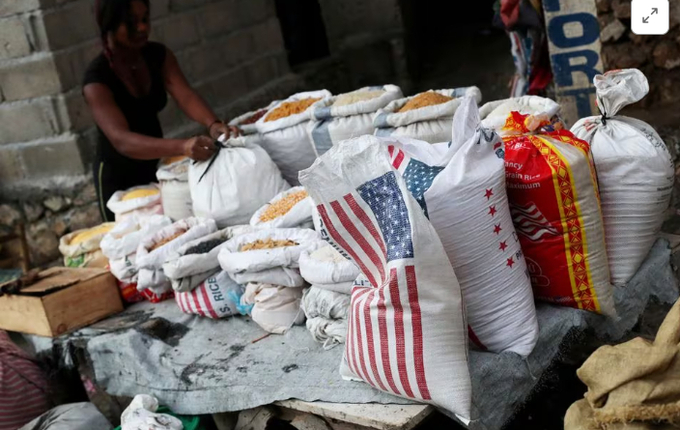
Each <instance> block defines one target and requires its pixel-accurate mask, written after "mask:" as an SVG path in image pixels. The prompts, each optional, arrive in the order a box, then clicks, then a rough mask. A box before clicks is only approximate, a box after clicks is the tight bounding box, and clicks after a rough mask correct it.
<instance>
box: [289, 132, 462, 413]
mask: <svg viewBox="0 0 680 430" xmlns="http://www.w3.org/2000/svg"><path fill="white" fill-rule="evenodd" d="M300 181H301V182H302V184H303V185H304V186H305V188H307V190H308V191H309V193H310V195H311V196H312V198H313V199H314V201H315V202H316V203H317V204H318V206H317V209H318V210H319V213H320V215H321V218H322V220H323V224H324V227H325V229H326V232H327V235H326V237H325V239H326V240H328V241H329V242H331V243H332V244H333V245H334V246H336V247H338V248H339V249H342V250H343V252H345V253H347V254H348V255H349V256H350V257H351V258H352V260H354V261H355V262H356V264H357V265H358V266H359V268H360V269H361V271H362V273H363V274H365V275H366V277H367V278H368V280H369V281H370V283H371V285H370V286H367V287H355V288H354V289H353V291H352V299H351V309H350V315H349V328H348V336H347V343H346V350H345V357H344V359H343V362H342V365H341V369H340V372H341V374H342V375H343V377H345V378H348V379H357V378H358V379H361V380H363V381H365V382H367V383H369V384H370V385H372V386H373V387H375V388H378V389H380V390H382V391H385V392H388V393H392V394H395V395H398V396H402V397H406V398H410V399H414V400H417V401H419V402H425V403H430V404H433V405H436V406H438V407H441V408H444V409H446V410H448V411H451V412H453V413H455V414H458V415H460V416H461V417H463V418H469V417H470V404H471V398H470V396H471V392H470V391H471V387H470V374H469V372H468V366H467V325H466V323H465V316H464V307H463V300H462V297H461V291H460V286H459V285H458V281H457V279H456V275H455V274H454V272H453V268H452V267H451V263H449V260H448V258H447V257H446V252H445V251H444V248H443V246H442V244H441V241H440V240H439V237H438V236H437V232H436V231H435V229H434V227H432V224H430V222H429V221H428V220H427V218H426V217H425V215H424V214H423V212H422V210H421V208H420V206H419V205H418V202H417V201H416V200H415V199H414V198H413V196H412V195H411V194H410V193H409V191H408V188H407V187H406V183H405V181H404V180H403V178H401V176H399V175H398V174H397V173H396V172H395V171H394V170H393V168H392V165H391V162H390V156H389V153H388V150H387V146H386V145H384V144H382V142H381V141H380V140H379V139H378V138H376V137H374V136H363V137H360V138H357V139H352V140H347V141H344V142H342V143H340V144H339V145H338V146H334V147H333V148H332V149H331V150H329V151H328V152H327V153H326V154H324V155H323V156H321V157H320V158H319V159H318V160H317V161H316V162H315V163H314V165H312V167H311V168H309V169H307V170H305V171H304V172H301V174H300Z"/></svg>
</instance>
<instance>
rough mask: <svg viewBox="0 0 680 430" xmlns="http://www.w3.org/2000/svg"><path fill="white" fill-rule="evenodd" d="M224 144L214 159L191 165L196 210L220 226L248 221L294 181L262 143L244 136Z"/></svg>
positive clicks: (199, 214) (190, 179)
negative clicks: (283, 174) (288, 179)
mask: <svg viewBox="0 0 680 430" xmlns="http://www.w3.org/2000/svg"><path fill="white" fill-rule="evenodd" d="M221 139H222V140H224V137H222V138H221ZM222 144H223V146H222V147H221V148H220V149H219V152H218V153H217V154H215V156H214V157H213V158H212V159H211V160H209V161H206V162H203V163H196V164H193V163H192V164H191V166H190V167H189V187H190V189H191V198H192V201H193V208H194V214H195V215H196V216H198V217H204V218H211V219H214V220H215V222H216V223H217V226H218V227H220V228H225V227H230V226H235V225H243V224H248V223H249V222H250V219H251V218H252V216H253V214H254V213H255V212H256V211H257V210H258V209H260V208H261V207H262V206H263V205H265V204H267V203H268V202H269V201H270V200H271V199H272V198H273V197H274V196H276V195H277V194H279V193H280V192H282V191H284V190H287V189H288V188H290V185H288V183H287V182H286V181H285V180H284V179H283V178H282V177H281V172H279V169H278V168H277V167H276V165H275V164H274V163H273V162H272V160H271V158H269V155H267V153H266V152H265V151H264V150H263V149H262V148H261V147H259V146H257V145H248V144H246V143H245V141H244V140H243V137H238V138H233V139H229V140H227V141H226V142H222Z"/></svg>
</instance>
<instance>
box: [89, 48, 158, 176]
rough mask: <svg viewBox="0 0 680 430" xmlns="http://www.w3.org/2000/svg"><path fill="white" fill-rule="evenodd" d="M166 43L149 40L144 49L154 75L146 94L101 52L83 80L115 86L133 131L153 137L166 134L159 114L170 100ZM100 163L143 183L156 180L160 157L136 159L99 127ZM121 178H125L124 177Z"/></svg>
mask: <svg viewBox="0 0 680 430" xmlns="http://www.w3.org/2000/svg"><path fill="white" fill-rule="evenodd" d="M165 54H166V50H165V46H164V45H162V44H160V43H156V42H149V43H147V44H146V46H144V48H142V57H143V58H144V60H145V61H146V64H147V66H148V68H149V73H150V76H151V90H150V91H149V94H147V95H146V96H143V97H134V96H133V95H132V94H130V92H129V91H128V89H127V88H126V87H125V84H124V83H123V82H122V81H121V80H120V78H118V76H116V74H115V73H114V71H113V70H112V69H111V66H110V65H109V61H108V60H107V58H106V57H105V56H104V54H100V55H99V56H98V57H97V58H95V59H94V60H92V62H91V63H90V65H89V67H88V68H87V71H86V72H85V78H84V80H83V87H84V86H85V85H87V84H91V83H100V84H104V85H106V86H107V87H109V88H110V89H111V92H112V93H113V97H114V99H115V101H116V104H117V105H118V107H119V108H120V110H121V111H122V112H123V115H125V119H126V120H127V122H128V125H129V127H130V131H132V132H134V133H139V134H143V135H145V136H150V137H158V138H162V137H163V130H162V129H161V124H160V121H159V120H158V113H159V112H160V111H161V110H163V108H164V107H165V105H166V104H167V102H168V96H167V94H166V92H165V83H164V80H163V63H164V62H165ZM96 158H97V159H96V164H99V163H102V162H103V163H105V165H106V166H107V168H109V167H110V168H111V169H113V171H116V172H120V175H123V176H122V178H125V179H126V180H125V182H127V183H131V184H133V185H143V184H147V183H150V182H155V181H156V168H157V165H158V160H134V159H132V158H128V157H126V156H124V155H122V154H120V153H119V152H118V151H116V148H114V146H113V145H112V144H111V142H109V140H108V139H107V137H106V135H104V133H103V132H102V131H101V129H100V128H99V127H97V151H96ZM122 178H121V179H122Z"/></svg>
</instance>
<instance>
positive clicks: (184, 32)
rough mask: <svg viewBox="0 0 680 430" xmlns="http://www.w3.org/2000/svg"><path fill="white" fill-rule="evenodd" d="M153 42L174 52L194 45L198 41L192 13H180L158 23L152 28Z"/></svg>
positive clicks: (196, 27)
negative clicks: (156, 41) (155, 41)
mask: <svg viewBox="0 0 680 430" xmlns="http://www.w3.org/2000/svg"><path fill="white" fill-rule="evenodd" d="M152 33H153V36H154V40H158V41H159V42H161V43H164V44H165V45H166V46H167V47H168V48H170V49H172V50H173V51H175V52H178V51H181V50H182V49H184V48H186V47H189V46H192V45H195V44H196V43H198V42H199V40H200V35H199V31H198V26H197V24H196V17H195V14H193V13H189V12H187V13H182V14H179V15H174V16H170V17H168V18H166V19H163V20H161V21H158V22H157V23H155V24H154V26H153V27H152Z"/></svg>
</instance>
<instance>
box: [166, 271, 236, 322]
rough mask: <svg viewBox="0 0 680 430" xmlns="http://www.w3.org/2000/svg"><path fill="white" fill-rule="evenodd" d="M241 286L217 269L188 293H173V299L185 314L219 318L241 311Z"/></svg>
mask: <svg viewBox="0 0 680 430" xmlns="http://www.w3.org/2000/svg"><path fill="white" fill-rule="evenodd" d="M243 291H244V288H243V286H241V285H239V284H237V283H236V282H234V281H233V280H232V279H231V278H230V277H229V275H228V274H227V273H226V272H222V271H219V272H217V273H215V274H214V275H213V276H210V277H209V278H208V279H206V280H205V281H203V282H202V283H201V284H200V285H199V286H198V287H196V288H194V289H193V290H192V291H190V292H188V293H180V292H176V293H175V301H176V302H177V305H178V306H179V308H180V309H181V310H182V312H184V313H187V314H196V315H200V316H203V317H208V318H213V319H219V318H225V317H229V316H232V315H236V314H238V313H241V312H240V310H241V306H240V301H241V296H242V295H243Z"/></svg>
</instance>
